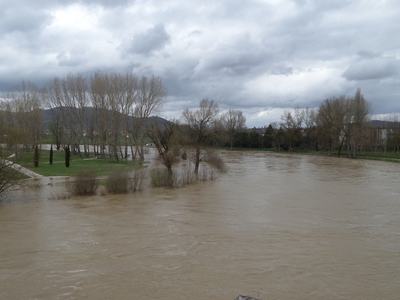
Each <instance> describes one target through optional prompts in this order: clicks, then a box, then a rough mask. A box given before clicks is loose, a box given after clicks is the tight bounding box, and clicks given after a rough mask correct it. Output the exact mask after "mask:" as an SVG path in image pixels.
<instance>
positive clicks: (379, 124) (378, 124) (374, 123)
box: [368, 120, 400, 128]
mask: <svg viewBox="0 0 400 300" xmlns="http://www.w3.org/2000/svg"><path fill="white" fill-rule="evenodd" d="M368 124H369V125H370V126H371V127H373V128H400V122H395V121H381V120H371V121H369V122H368Z"/></svg>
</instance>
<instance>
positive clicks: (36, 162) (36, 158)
mask: <svg viewBox="0 0 400 300" xmlns="http://www.w3.org/2000/svg"><path fill="white" fill-rule="evenodd" d="M33 165H34V166H35V168H37V167H39V147H38V145H36V146H35V150H34V152H33Z"/></svg>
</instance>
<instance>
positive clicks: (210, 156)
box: [205, 151, 226, 172]
mask: <svg viewBox="0 0 400 300" xmlns="http://www.w3.org/2000/svg"><path fill="white" fill-rule="evenodd" d="M205 161H206V162H207V164H209V165H210V166H211V167H213V168H215V169H217V170H218V171H220V172H226V165H225V163H224V161H223V160H222V158H221V157H220V156H219V155H218V154H217V153H215V152H214V151H208V152H207V156H206V158H205Z"/></svg>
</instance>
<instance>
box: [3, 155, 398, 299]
mask: <svg viewBox="0 0 400 300" xmlns="http://www.w3.org/2000/svg"><path fill="white" fill-rule="evenodd" d="M224 156H225V159H226V161H227V163H228V166H229V173H227V174H225V175H222V176H220V177H219V178H218V180H216V181H215V182H212V183H207V184H197V185H192V186H189V187H185V188H181V189H175V190H165V189H155V190H146V191H144V192H142V193H140V194H135V195H126V196H103V197H102V196H95V197H90V198H72V199H58V200H57V199H56V198H57V197H56V196H57V195H60V194H62V193H63V188H64V183H62V182H60V181H55V180H54V181H50V182H49V184H46V185H45V186H44V187H35V185H34V184H33V186H31V187H26V188H24V189H22V190H20V191H16V192H12V193H11V194H10V195H9V196H8V199H6V200H5V201H3V202H2V203H1V204H0V299H227V300H228V299H229V300H230V299H234V298H235V297H236V296H237V295H239V294H245V295H252V296H253V297H258V298H260V299H265V300H266V299H399V297H400V164H391V163H384V162H374V161H362V160H347V159H335V158H326V157H313V156H294V155H293V156H285V155H274V154H267V153H256V152H254V153H252V152H246V153H241V152H230V153H225V154H224Z"/></svg>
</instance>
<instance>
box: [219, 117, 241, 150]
mask: <svg viewBox="0 0 400 300" xmlns="http://www.w3.org/2000/svg"><path fill="white" fill-rule="evenodd" d="M221 121H222V124H223V126H224V128H225V130H226V132H227V134H228V138H229V146H230V148H231V149H232V148H233V138H234V136H235V133H236V132H237V131H238V130H241V129H243V128H244V127H245V126H246V118H245V117H244V116H243V113H242V112H241V111H240V110H233V109H229V110H228V111H227V112H226V113H224V114H223V115H222V117H221Z"/></svg>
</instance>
